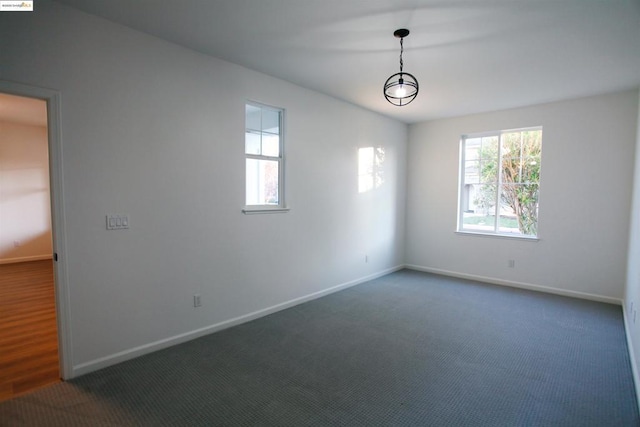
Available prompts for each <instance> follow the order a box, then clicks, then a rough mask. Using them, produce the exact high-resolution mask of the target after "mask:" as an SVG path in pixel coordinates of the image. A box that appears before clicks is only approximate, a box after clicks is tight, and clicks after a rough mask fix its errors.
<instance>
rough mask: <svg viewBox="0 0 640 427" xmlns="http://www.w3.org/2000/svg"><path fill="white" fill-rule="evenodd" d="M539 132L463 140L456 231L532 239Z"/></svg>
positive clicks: (535, 225) (535, 220)
mask: <svg viewBox="0 0 640 427" xmlns="http://www.w3.org/2000/svg"><path fill="white" fill-rule="evenodd" d="M541 152H542V128H528V129H517V130H508V131H499V132H493V133H488V134H482V135H464V136H463V137H462V139H461V156H460V159H461V160H460V190H459V191H460V201H459V208H458V210H459V212H458V231H465V232H473V233H483V234H499V235H508V236H517V237H537V235H538V196H539V187H540V157H541Z"/></svg>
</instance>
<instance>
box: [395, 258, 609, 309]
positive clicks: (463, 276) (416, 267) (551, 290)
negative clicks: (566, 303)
mask: <svg viewBox="0 0 640 427" xmlns="http://www.w3.org/2000/svg"><path fill="white" fill-rule="evenodd" d="M405 267H406V268H408V269H410V270H416V271H424V272H426V273H434V274H440V275H443V276H451V277H457V278H459V279H469V280H477V281H478V282H484V283H491V284H493V285H501V286H510V287H512V288H520V289H528V290H531V291H537V292H545V293H548V294H555V295H562V296H565V297H572V298H580V299H586V300H591V301H598V302H606V303H608V304H615V305H622V300H621V299H620V298H613V297H608V296H604V295H597V294H590V293H587V292H579V291H571V290H567V289H559V288H552V287H551V286H543V285H534V284H532V283H524V282H516V281H512V280H504V279H498V278H495V277H486V276H479V275H477V274H467V273H459V272H456V271H449V270H442V269H439V268H432V267H424V266H420V265H414V264H407V265H405Z"/></svg>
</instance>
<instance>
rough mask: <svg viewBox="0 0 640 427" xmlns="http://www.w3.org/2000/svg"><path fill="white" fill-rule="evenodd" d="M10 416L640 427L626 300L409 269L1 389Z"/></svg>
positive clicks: (101, 421)
mask: <svg viewBox="0 0 640 427" xmlns="http://www.w3.org/2000/svg"><path fill="white" fill-rule="evenodd" d="M0 425H3V426H5V425H6V426H39V425H42V426H79V425H83V426H84V425H91V426H134V425H135V426H198V425H202V426H271V425H273V426H636V425H640V417H639V415H638V408H637V406H636V400H635V394H634V388H633V379H632V374H631V367H630V363H629V357H628V352H627V346H626V341H625V335H624V327H623V321H622V311H621V308H620V307H618V306H614V305H609V304H602V303H596V302H591V301H583V300H576V299H571V298H565V297H559V296H554V295H547V294H542V293H536V292H530V291H524V290H519V289H511V288H507V287H500V286H493V285H487V284H479V283H474V282H470V281H463V280H457V279H452V278H447V277H441V276H436V275H432V274H427V273H421V272H416V271H410V270H402V271H399V272H396V273H393V274H390V275H387V276H385V277H382V278H379V279H376V280H373V281H371V282H368V283H364V284H362V285H359V286H355V287H352V288H350V289H347V290H345V291H342V292H339V293H335V294H332V295H329V296H326V297H324V298H321V299H318V300H315V301H311V302H309V303H306V304H302V305H299V306H297V307H293V308H291V309H288V310H284V311H281V312H279V313H276V314H273V315H270V316H267V317H264V318H262V319H258V320H256V321H253V322H249V323H246V324H243V325H240V326H237V327H234V328H231V329H227V330H225V331H222V332H219V333H216V334H212V335H209V336H207V337H204V338H201V339H198V340H194V341H191V342H189V343H186V344H182V345H179V346H175V347H172V348H169V349H166V350H163V351H159V352H156V353H153V354H150V355H147V356H144V357H140V358H138V359H135V360H131V361H129V362H125V363H122V364H119V365H116V366H113V367H110V368H107V369H103V370H101V371H98V372H94V373H91V374H89V375H85V376H83V377H80V378H77V379H74V380H72V381H68V382H66V383H62V384H58V385H54V386H51V387H47V388H44V389H42V390H39V391H37V392H35V393H33V394H29V395H25V396H23V397H20V398H17V399H13V400H10V401H6V402H3V403H0Z"/></svg>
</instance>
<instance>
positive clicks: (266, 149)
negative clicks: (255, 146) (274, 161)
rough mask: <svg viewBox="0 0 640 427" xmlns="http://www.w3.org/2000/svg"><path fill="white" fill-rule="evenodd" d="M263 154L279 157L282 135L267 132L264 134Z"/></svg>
mask: <svg viewBox="0 0 640 427" xmlns="http://www.w3.org/2000/svg"><path fill="white" fill-rule="evenodd" d="M262 155H263V156H270V157H278V156H279V155H280V137H279V136H278V135H271V134H268V133H265V134H263V135H262Z"/></svg>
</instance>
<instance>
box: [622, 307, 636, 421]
mask: <svg viewBox="0 0 640 427" xmlns="http://www.w3.org/2000/svg"><path fill="white" fill-rule="evenodd" d="M622 316H623V318H624V333H625V336H626V337H627V348H628V349H629V361H630V362H631V372H632V373H633V384H634V389H635V391H636V401H637V403H638V408H639V409H640V378H638V367H637V366H636V357H635V351H634V350H633V341H632V340H631V332H630V331H631V323H630V322H629V320H630V318H629V313H628V312H627V302H626V301H623V304H622Z"/></svg>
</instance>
